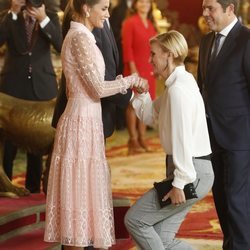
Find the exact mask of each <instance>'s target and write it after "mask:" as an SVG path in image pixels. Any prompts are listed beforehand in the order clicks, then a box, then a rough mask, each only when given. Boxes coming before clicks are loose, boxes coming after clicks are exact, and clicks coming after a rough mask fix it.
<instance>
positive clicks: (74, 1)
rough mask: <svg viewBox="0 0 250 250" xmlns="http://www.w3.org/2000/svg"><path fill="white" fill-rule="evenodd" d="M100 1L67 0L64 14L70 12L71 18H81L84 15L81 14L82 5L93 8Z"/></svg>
mask: <svg viewBox="0 0 250 250" xmlns="http://www.w3.org/2000/svg"><path fill="white" fill-rule="evenodd" d="M99 2H100V0H69V2H68V4H67V7H66V9H65V12H71V13H72V14H73V15H72V16H73V17H78V18H82V17H83V16H84V15H85V14H86V13H83V8H82V7H83V5H84V4H86V5H88V6H89V7H93V6H94V5H96V4H97V3H99Z"/></svg>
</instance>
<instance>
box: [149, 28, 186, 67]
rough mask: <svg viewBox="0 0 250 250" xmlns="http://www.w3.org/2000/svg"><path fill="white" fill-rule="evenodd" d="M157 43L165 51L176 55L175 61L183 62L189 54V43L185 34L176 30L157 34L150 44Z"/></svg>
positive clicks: (177, 62)
mask: <svg viewBox="0 0 250 250" xmlns="http://www.w3.org/2000/svg"><path fill="white" fill-rule="evenodd" d="M152 43H157V44H159V46H160V47H161V49H162V50H163V51H164V52H171V53H172V54H173V56H174V61H175V63H176V64H177V65H178V64H182V63H183V62H184V60H185V58H186V57H187V55H188V45H187V41H186V39H185V38H184V36H183V35H182V34H181V33H180V32H178V31H176V30H171V31H169V32H166V33H163V34H160V35H157V36H155V37H153V38H152V39H151V40H150V44H152Z"/></svg>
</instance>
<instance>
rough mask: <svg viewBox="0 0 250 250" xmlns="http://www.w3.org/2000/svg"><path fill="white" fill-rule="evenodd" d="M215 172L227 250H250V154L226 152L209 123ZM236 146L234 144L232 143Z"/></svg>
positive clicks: (218, 205) (215, 187)
mask: <svg viewBox="0 0 250 250" xmlns="http://www.w3.org/2000/svg"><path fill="white" fill-rule="evenodd" d="M208 127H209V132H210V141H211V146H212V152H213V153H212V158H211V160H212V165H213V170H214V175H215V179H214V184H213V188H212V191H213V197H214V202H215V207H216V211H217V214H218V217H219V221H220V225H221V229H222V232H223V236H224V239H223V249H224V250H249V249H250V237H249V236H250V191H249V187H250V151H248V150H238V151H237V150H227V149H225V148H222V147H221V146H220V145H219V143H217V141H216V139H215V136H214V134H213V132H212V128H211V123H210V121H208ZM232 143H233V142H232Z"/></svg>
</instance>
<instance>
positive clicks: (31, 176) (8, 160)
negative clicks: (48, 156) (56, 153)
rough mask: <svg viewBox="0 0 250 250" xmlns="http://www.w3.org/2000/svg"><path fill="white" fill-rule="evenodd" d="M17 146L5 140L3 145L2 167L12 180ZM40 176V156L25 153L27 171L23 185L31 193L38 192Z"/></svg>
mask: <svg viewBox="0 0 250 250" xmlns="http://www.w3.org/2000/svg"><path fill="white" fill-rule="evenodd" d="M16 154H17V147H16V146H15V145H13V144H12V142H11V141H9V140H7V141H6V142H5V145H4V155H3V168H4V171H5V173H6V175H7V176H8V177H9V179H10V180H12V176H13V162H14V160H15V158H16ZM41 176H42V156H39V155H34V154H30V153H27V171H26V180H25V187H26V188H27V189H28V190H29V191H30V192H31V193H40V185H41Z"/></svg>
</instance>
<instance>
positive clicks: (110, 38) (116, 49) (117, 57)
mask: <svg viewBox="0 0 250 250" xmlns="http://www.w3.org/2000/svg"><path fill="white" fill-rule="evenodd" d="M104 30H105V32H106V34H107V35H108V37H109V40H110V43H111V44H112V50H113V55H114V58H115V63H116V65H117V66H118V64H119V54H118V48H117V45H116V42H115V38H114V34H113V31H112V30H111V29H110V28H109V27H108V24H107V22H106V21H105V22H104Z"/></svg>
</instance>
